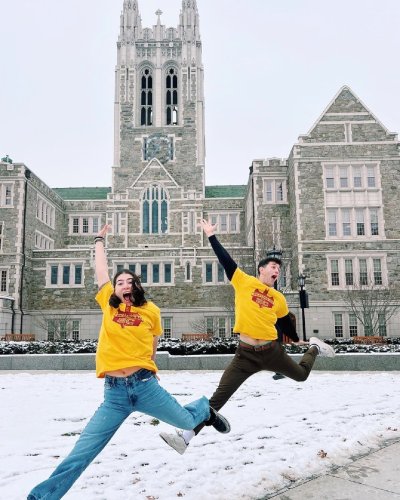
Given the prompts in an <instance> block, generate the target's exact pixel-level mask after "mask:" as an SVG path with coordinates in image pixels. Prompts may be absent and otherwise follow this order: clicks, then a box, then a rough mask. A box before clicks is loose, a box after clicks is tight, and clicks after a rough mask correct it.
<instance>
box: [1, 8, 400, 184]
mask: <svg viewBox="0 0 400 500" xmlns="http://www.w3.org/2000/svg"><path fill="white" fill-rule="evenodd" d="M122 4H123V0H83V1H82V0H68V2H61V1H54V0H18V1H14V2H11V1H10V0H0V16H1V42H0V62H1V79H0V111H1V119H0V157H3V156H4V155H6V154H8V155H10V157H11V158H12V159H13V160H14V161H16V162H23V163H25V164H26V165H27V166H28V167H29V168H30V169H31V170H33V172H35V173H36V174H37V175H38V176H39V177H40V178H41V179H42V180H43V181H44V182H46V183H47V184H48V185H49V186H51V187H68V186H110V185H111V166H112V162H113V101H114V68H115V63H116V41H117V37H118V33H119V15H120V12H121V9H122ZM181 4H182V2H181V0H139V9H140V12H141V15H142V22H143V26H144V27H146V26H152V25H153V24H155V22H156V15H155V11H156V10H157V8H160V9H161V10H162V11H163V12H164V13H163V15H162V16H161V20H162V22H163V24H166V25H167V26H168V27H170V26H174V27H176V26H177V24H178V18H179V17H178V16H179V10H180V8H181ZM197 4H198V8H199V13H200V29H201V36H202V41H203V62H204V67H205V91H206V148H207V158H206V183H207V185H213V184H228V183H229V184H245V183H246V182H247V177H248V167H249V166H250V164H251V162H252V160H253V159H255V158H267V157H287V156H288V155H289V152H290V150H291V147H292V146H293V144H294V143H295V142H296V141H297V138H298V136H299V135H300V134H304V133H307V132H308V130H309V129H310V128H311V126H312V125H313V123H314V122H315V121H316V120H317V118H318V117H319V115H320V114H321V113H322V112H323V110H324V109H325V107H326V106H327V105H328V104H329V102H330V101H331V99H332V98H333V97H334V96H335V94H336V93H337V92H338V91H339V89H340V88H341V87H342V86H343V85H349V86H350V87H351V88H352V90H353V91H354V92H355V93H356V95H358V97H359V98H360V99H361V101H362V102H363V103H364V104H365V105H366V106H367V107H368V108H369V109H370V110H371V111H372V112H373V113H374V114H375V116H376V117H377V118H378V119H379V120H380V121H381V122H382V123H383V124H384V125H385V126H386V127H387V128H388V129H389V131H391V132H398V131H400V106H399V89H400V65H399V63H398V58H399V54H400V50H399V48H400V36H399V24H398V22H399V19H400V2H399V1H398V0H379V1H377V0H335V1H331V0H325V1H323V2H322V1H321V0H279V1H277V0H246V2H239V1H237V2H232V1H231V0H214V1H211V0H197Z"/></svg>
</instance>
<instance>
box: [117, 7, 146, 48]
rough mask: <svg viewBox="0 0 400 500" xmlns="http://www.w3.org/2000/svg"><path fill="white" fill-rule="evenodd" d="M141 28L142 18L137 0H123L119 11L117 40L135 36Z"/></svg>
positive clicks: (130, 38) (129, 38)
mask: <svg viewBox="0 0 400 500" xmlns="http://www.w3.org/2000/svg"><path fill="white" fill-rule="evenodd" d="M141 29H142V20H141V17H140V13H139V6H138V1H137V0H124V6H123V10H122V12H121V22H120V34H119V39H118V41H119V42H122V41H127V40H132V39H135V38H137V36H138V35H139V33H140V31H141Z"/></svg>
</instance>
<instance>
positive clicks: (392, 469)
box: [262, 440, 400, 500]
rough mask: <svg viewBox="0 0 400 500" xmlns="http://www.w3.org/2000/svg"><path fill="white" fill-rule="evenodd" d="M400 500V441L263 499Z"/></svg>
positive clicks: (390, 443)
mask: <svg viewBox="0 0 400 500" xmlns="http://www.w3.org/2000/svg"><path fill="white" fill-rule="evenodd" d="M270 498H273V499H275V500H395V499H397V500H400V441H398V440H397V441H395V442H393V441H392V442H389V443H386V445H385V446H384V447H383V448H381V449H380V450H378V451H375V452H373V453H371V454H370V455H366V456H364V457H363V458H359V459H358V460H355V461H354V462H353V463H352V464H350V465H347V466H346V467H340V468H338V469H337V470H336V471H333V472H331V473H329V474H325V475H322V476H318V477H316V478H312V479H310V480H308V481H305V482H303V483H301V484H299V485H298V486H293V487H291V488H288V489H285V490H282V491H280V492H279V493H274V494H272V495H271V494H270V495H268V496H266V497H263V499H262V500H267V499H270Z"/></svg>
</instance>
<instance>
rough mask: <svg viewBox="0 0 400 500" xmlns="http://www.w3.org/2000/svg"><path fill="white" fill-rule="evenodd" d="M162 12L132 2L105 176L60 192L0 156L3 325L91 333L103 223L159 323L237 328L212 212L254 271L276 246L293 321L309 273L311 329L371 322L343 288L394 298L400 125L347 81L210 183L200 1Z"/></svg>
mask: <svg viewBox="0 0 400 500" xmlns="http://www.w3.org/2000/svg"><path fill="white" fill-rule="evenodd" d="M156 14H157V24H156V25H154V26H153V27H152V28H143V27H142V24H141V18H140V13H139V6H138V2H137V0H124V3H123V11H122V14H121V20H120V35H119V38H118V42H117V64H116V70H115V82H116V83H115V128H114V130H115V132H114V139H115V140H114V165H113V166H112V174H113V175H112V186H111V187H104V188H100V187H82V188H53V189H52V188H50V187H48V186H47V185H46V184H45V183H44V182H43V181H42V180H41V179H39V178H38V177H37V176H36V175H35V174H34V173H33V172H32V171H30V170H29V168H27V167H26V166H25V165H24V164H21V163H12V162H11V161H10V160H9V159H8V158H4V159H3V160H2V161H1V162H0V297H1V298H0V336H4V334H7V333H15V334H19V333H22V334H24V333H32V334H35V336H36V338H38V339H45V338H50V339H51V338H55V337H61V338H63V337H68V338H75V339H77V338H82V339H83V338H96V337H97V333H98V330H99V326H100V319H101V315H100V312H99V309H98V307H97V304H96V302H95V300H94V297H95V294H96V290H97V286H96V282H95V276H94V269H93V250H94V248H93V247H94V245H93V237H94V235H95V234H96V233H97V231H98V230H99V228H100V227H101V226H102V225H103V224H104V223H106V222H107V223H110V224H111V225H112V233H110V234H109V235H108V237H107V241H106V247H107V254H108V259H109V266H110V274H114V273H115V272H116V271H117V270H119V269H121V268H129V269H131V270H134V271H135V272H136V273H137V274H139V275H140V276H141V278H142V282H143V284H144V286H145V288H146V289H147V291H148V295H149V296H150V297H151V298H152V299H153V300H154V301H155V302H156V303H157V304H158V305H159V306H160V308H161V311H162V318H163V326H164V335H165V336H167V337H168V336H174V337H180V336H181V335H182V334H184V333H189V332H196V333H200V332H206V331H207V332H212V333H214V334H215V335H218V336H220V337H223V336H229V335H230V334H231V330H232V326H233V297H232V290H231V287H230V285H229V284H228V283H227V282H226V278H225V276H224V273H223V270H222V268H221V267H220V265H219V264H218V262H217V260H216V258H215V256H214V254H213V252H212V250H211V248H210V246H209V245H208V242H207V239H206V238H204V236H203V234H202V232H201V230H200V229H199V227H198V223H199V221H200V220H201V219H202V218H207V219H211V220H212V221H213V222H217V223H218V227H219V238H220V240H221V241H222V243H223V244H224V245H225V246H226V247H227V248H228V249H229V251H230V253H231V254H232V256H233V257H234V258H235V259H236V260H237V262H238V263H239V264H240V266H241V267H242V268H243V269H244V270H246V271H247V272H250V273H254V272H255V267H256V264H255V263H256V262H257V261H258V260H259V259H260V258H261V257H263V256H265V255H266V253H268V252H271V251H278V252H281V253H282V258H283V261H284V268H283V273H282V276H281V280H280V284H279V286H280V288H281V289H282V290H283V291H284V292H285V294H286V296H287V298H288V302H289V304H290V307H291V309H292V310H293V312H295V314H296V315H297V316H298V319H300V316H301V312H300V309H299V294H298V283H297V277H298V275H299V274H304V275H306V277H307V278H306V287H307V291H308V293H309V302H310V308H309V309H307V310H306V313H305V317H306V320H307V333H308V335H310V334H312V333H314V334H316V335H318V336H320V337H322V338H326V337H333V336H335V335H336V336H337V337H349V336H350V335H364V334H371V332H372V330H371V329H368V328H367V327H364V326H363V324H362V323H363V322H362V321H360V319H359V318H357V315H356V314H355V313H354V312H352V310H351V309H349V308H348V307H347V304H346V302H345V300H344V297H345V295H346V293H347V290H348V289H349V288H350V289H351V288H353V287H357V286H361V285H363V286H366V285H368V286H371V288H373V289H374V291H378V292H382V293H383V290H388V289H392V288H393V292H392V293H393V294H396V293H397V301H398V291H399V286H400V265H399V241H400V225H399V223H398V221H397V209H398V206H400V195H399V185H400V143H399V141H398V139H397V134H393V133H391V132H388V130H387V129H386V128H385V127H384V125H382V124H381V123H380V122H379V120H378V119H377V118H376V117H375V116H374V115H373V114H372V113H371V112H370V111H369V110H368V109H367V107H366V106H365V105H364V104H363V103H362V102H361V101H360V99H359V98H358V97H357V96H356V95H355V94H354V92H353V91H352V90H351V89H349V88H348V87H343V88H342V89H340V90H339V92H338V93H337V95H336V96H335V97H334V98H333V100H332V101H331V103H330V104H329V105H328V107H327V108H326V110H325V111H324V112H323V113H322V115H321V117H320V118H319V119H318V120H317V122H316V123H315V124H314V125H313V126H312V128H311V129H310V131H309V133H308V134H306V135H302V136H300V137H299V141H298V143H296V144H295V145H294V146H293V148H292V151H291V152H290V154H289V156H288V158H287V159H275V158H272V159H262V160H254V161H253V162H252V166H251V167H250V172H249V180H248V184H247V185H245V186H232V185H225V186H205V180H204V179H205V176H204V173H205V124H204V86H203V72H204V69H203V62H202V44H201V39H200V31H199V13H198V9H197V5H196V0H183V1H182V9H181V12H180V15H179V24H178V26H177V28H166V27H165V26H164V25H162V24H161V18H160V16H161V11H157V13H156ZM244 168H245V167H244ZM375 295H376V294H375ZM394 296H395V297H396V295H394ZM392 298H393V295H392V297H391V300H392ZM300 324H301V322H299V325H300ZM398 326H399V314H398V313H395V314H394V315H393V316H391V317H390V314H388V317H387V318H386V317H385V312H384V311H383V312H382V313H381V314H380V317H379V332H380V334H381V335H388V336H396V335H398V330H399V329H398ZM299 330H300V332H301V327H300V328H299ZM366 330H367V331H366Z"/></svg>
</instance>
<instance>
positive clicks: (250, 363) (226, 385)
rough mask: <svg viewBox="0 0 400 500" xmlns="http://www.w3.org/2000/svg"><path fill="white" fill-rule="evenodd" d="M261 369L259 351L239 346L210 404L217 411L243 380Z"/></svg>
mask: <svg viewBox="0 0 400 500" xmlns="http://www.w3.org/2000/svg"><path fill="white" fill-rule="evenodd" d="M260 370H261V367H260V365H259V363H258V356H257V353H254V352H252V351H249V352H247V351H246V352H243V351H241V350H240V347H239V348H238V349H237V350H236V353H235V356H234V358H233V360H232V361H231V363H230V364H229V365H228V366H227V368H226V369H225V371H224V373H223V374H222V377H221V380H220V382H219V384H218V387H217V389H216V391H215V392H214V394H213V395H212V396H211V398H210V406H211V407H212V408H214V409H215V410H217V411H218V410H220V409H221V408H222V407H223V406H224V404H225V403H226V402H227V401H228V400H229V399H230V397H231V396H232V395H233V394H234V393H235V392H236V391H237V390H238V389H239V387H240V386H241V385H242V384H243V382H245V381H246V380H247V379H248V378H249V377H250V376H251V375H253V374H254V373H257V372H258V371H260ZM204 425H205V424H204V423H201V424H200V425H198V426H197V427H195V429H194V432H195V434H196V435H197V434H198V433H199V432H200V431H201V429H202V428H203V427H204Z"/></svg>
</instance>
